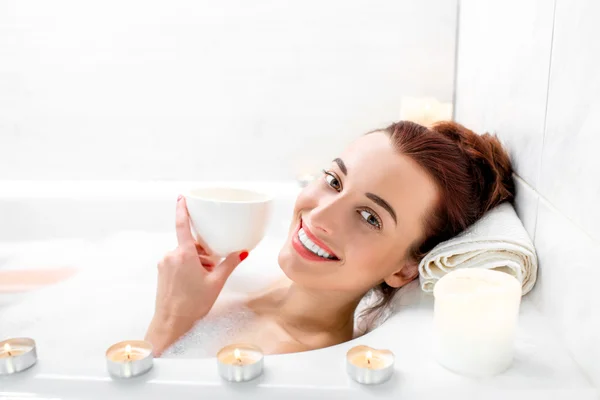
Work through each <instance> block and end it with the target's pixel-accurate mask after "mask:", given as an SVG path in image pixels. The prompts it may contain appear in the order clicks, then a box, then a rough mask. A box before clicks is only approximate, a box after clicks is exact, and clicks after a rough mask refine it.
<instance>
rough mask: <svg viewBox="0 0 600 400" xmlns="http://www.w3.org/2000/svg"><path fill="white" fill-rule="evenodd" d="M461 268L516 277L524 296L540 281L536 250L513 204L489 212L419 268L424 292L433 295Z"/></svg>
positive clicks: (428, 255) (437, 247) (439, 246)
mask: <svg viewBox="0 0 600 400" xmlns="http://www.w3.org/2000/svg"><path fill="white" fill-rule="evenodd" d="M459 268H487V269H495V270H498V271H503V272H506V273H509V274H511V275H513V276H514V277H515V278H517V279H518V280H519V282H521V285H522V288H523V294H526V293H527V292H529V291H530V290H531V289H532V288H533V285H534V284H535V280H536V277H537V268H538V263H537V256H536V254H535V248H534V246H533V243H532V242H531V239H530V238H529V235H528V234H527V231H526V230H525V228H524V227H523V224H522V223H521V220H520V219H519V217H518V216H517V213H516V212H515V210H514V208H513V206H512V205H511V204H510V203H506V202H505V203H502V204H500V205H498V206H496V207H494V208H493V209H491V210H490V211H488V212H487V213H486V214H485V215H484V216H483V217H482V218H481V219H480V220H479V221H477V222H475V223H474V224H473V225H471V226H470V227H469V228H467V229H466V230H465V231H464V232H462V233H460V234H459V235H457V236H456V237H454V238H452V239H449V240H447V241H445V242H442V243H440V244H438V245H437V246H436V247H434V248H433V249H432V250H431V251H430V252H429V253H428V254H427V255H426V256H425V257H424V258H423V260H421V263H420V264H419V280H420V283H421V289H422V290H423V291H425V292H432V291H433V287H434V286H435V283H436V282H437V281H438V280H439V279H440V278H441V277H442V276H444V275H446V274H447V273H448V272H452V271H453V270H456V269H459Z"/></svg>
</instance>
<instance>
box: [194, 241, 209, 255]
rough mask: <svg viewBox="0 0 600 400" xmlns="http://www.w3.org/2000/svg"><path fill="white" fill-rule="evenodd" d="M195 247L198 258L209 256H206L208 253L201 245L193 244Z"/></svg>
mask: <svg viewBox="0 0 600 400" xmlns="http://www.w3.org/2000/svg"><path fill="white" fill-rule="evenodd" d="M195 246H196V253H198V255H199V256H210V254H208V252H207V251H206V250H205V249H204V246H202V244H200V243H195Z"/></svg>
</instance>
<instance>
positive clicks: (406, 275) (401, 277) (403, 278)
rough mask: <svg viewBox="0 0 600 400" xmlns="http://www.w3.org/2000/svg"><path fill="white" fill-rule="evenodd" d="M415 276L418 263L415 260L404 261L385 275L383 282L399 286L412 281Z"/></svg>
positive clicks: (417, 271)
mask: <svg viewBox="0 0 600 400" xmlns="http://www.w3.org/2000/svg"><path fill="white" fill-rule="evenodd" d="M417 276H419V263H418V262H417V261H412V260H410V261H404V265H403V266H402V267H401V268H400V269H399V270H397V271H396V272H394V273H393V274H391V275H389V276H387V277H386V278H385V279H384V282H385V283H387V284H388V285H390V286H391V287H394V288H399V287H402V286H404V285H406V284H407V283H409V282H412V281H413V280H414V279H415V278H416V277H417Z"/></svg>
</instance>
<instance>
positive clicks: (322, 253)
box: [296, 222, 339, 261]
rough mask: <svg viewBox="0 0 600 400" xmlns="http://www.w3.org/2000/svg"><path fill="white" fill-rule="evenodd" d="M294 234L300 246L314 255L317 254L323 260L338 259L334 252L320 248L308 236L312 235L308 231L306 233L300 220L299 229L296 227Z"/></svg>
mask: <svg viewBox="0 0 600 400" xmlns="http://www.w3.org/2000/svg"><path fill="white" fill-rule="evenodd" d="M296 235H297V237H298V241H299V242H300V244H301V245H302V247H304V248H305V249H306V250H308V251H309V252H311V253H312V254H314V255H315V256H318V257H320V258H322V259H324V260H331V261H338V260H339V258H337V256H336V255H335V254H333V253H332V252H330V251H328V250H326V249H324V248H322V247H321V246H319V245H318V244H316V243H315V241H313V240H312V239H311V238H310V237H309V236H313V235H311V234H310V233H309V234H307V233H306V231H305V229H304V227H303V226H302V222H301V223H300V229H298V232H297V233H296Z"/></svg>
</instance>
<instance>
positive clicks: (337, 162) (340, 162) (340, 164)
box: [333, 158, 348, 175]
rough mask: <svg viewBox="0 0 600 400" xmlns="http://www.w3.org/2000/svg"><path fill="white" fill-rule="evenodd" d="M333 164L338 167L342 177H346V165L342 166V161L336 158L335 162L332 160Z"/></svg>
mask: <svg viewBox="0 0 600 400" xmlns="http://www.w3.org/2000/svg"><path fill="white" fill-rule="evenodd" d="M333 162H334V163H336V164H337V165H338V167H340V169H341V170H342V172H343V173H344V175H348V169H347V168H346V164H344V161H342V159H341V158H336V159H335V160H333Z"/></svg>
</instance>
